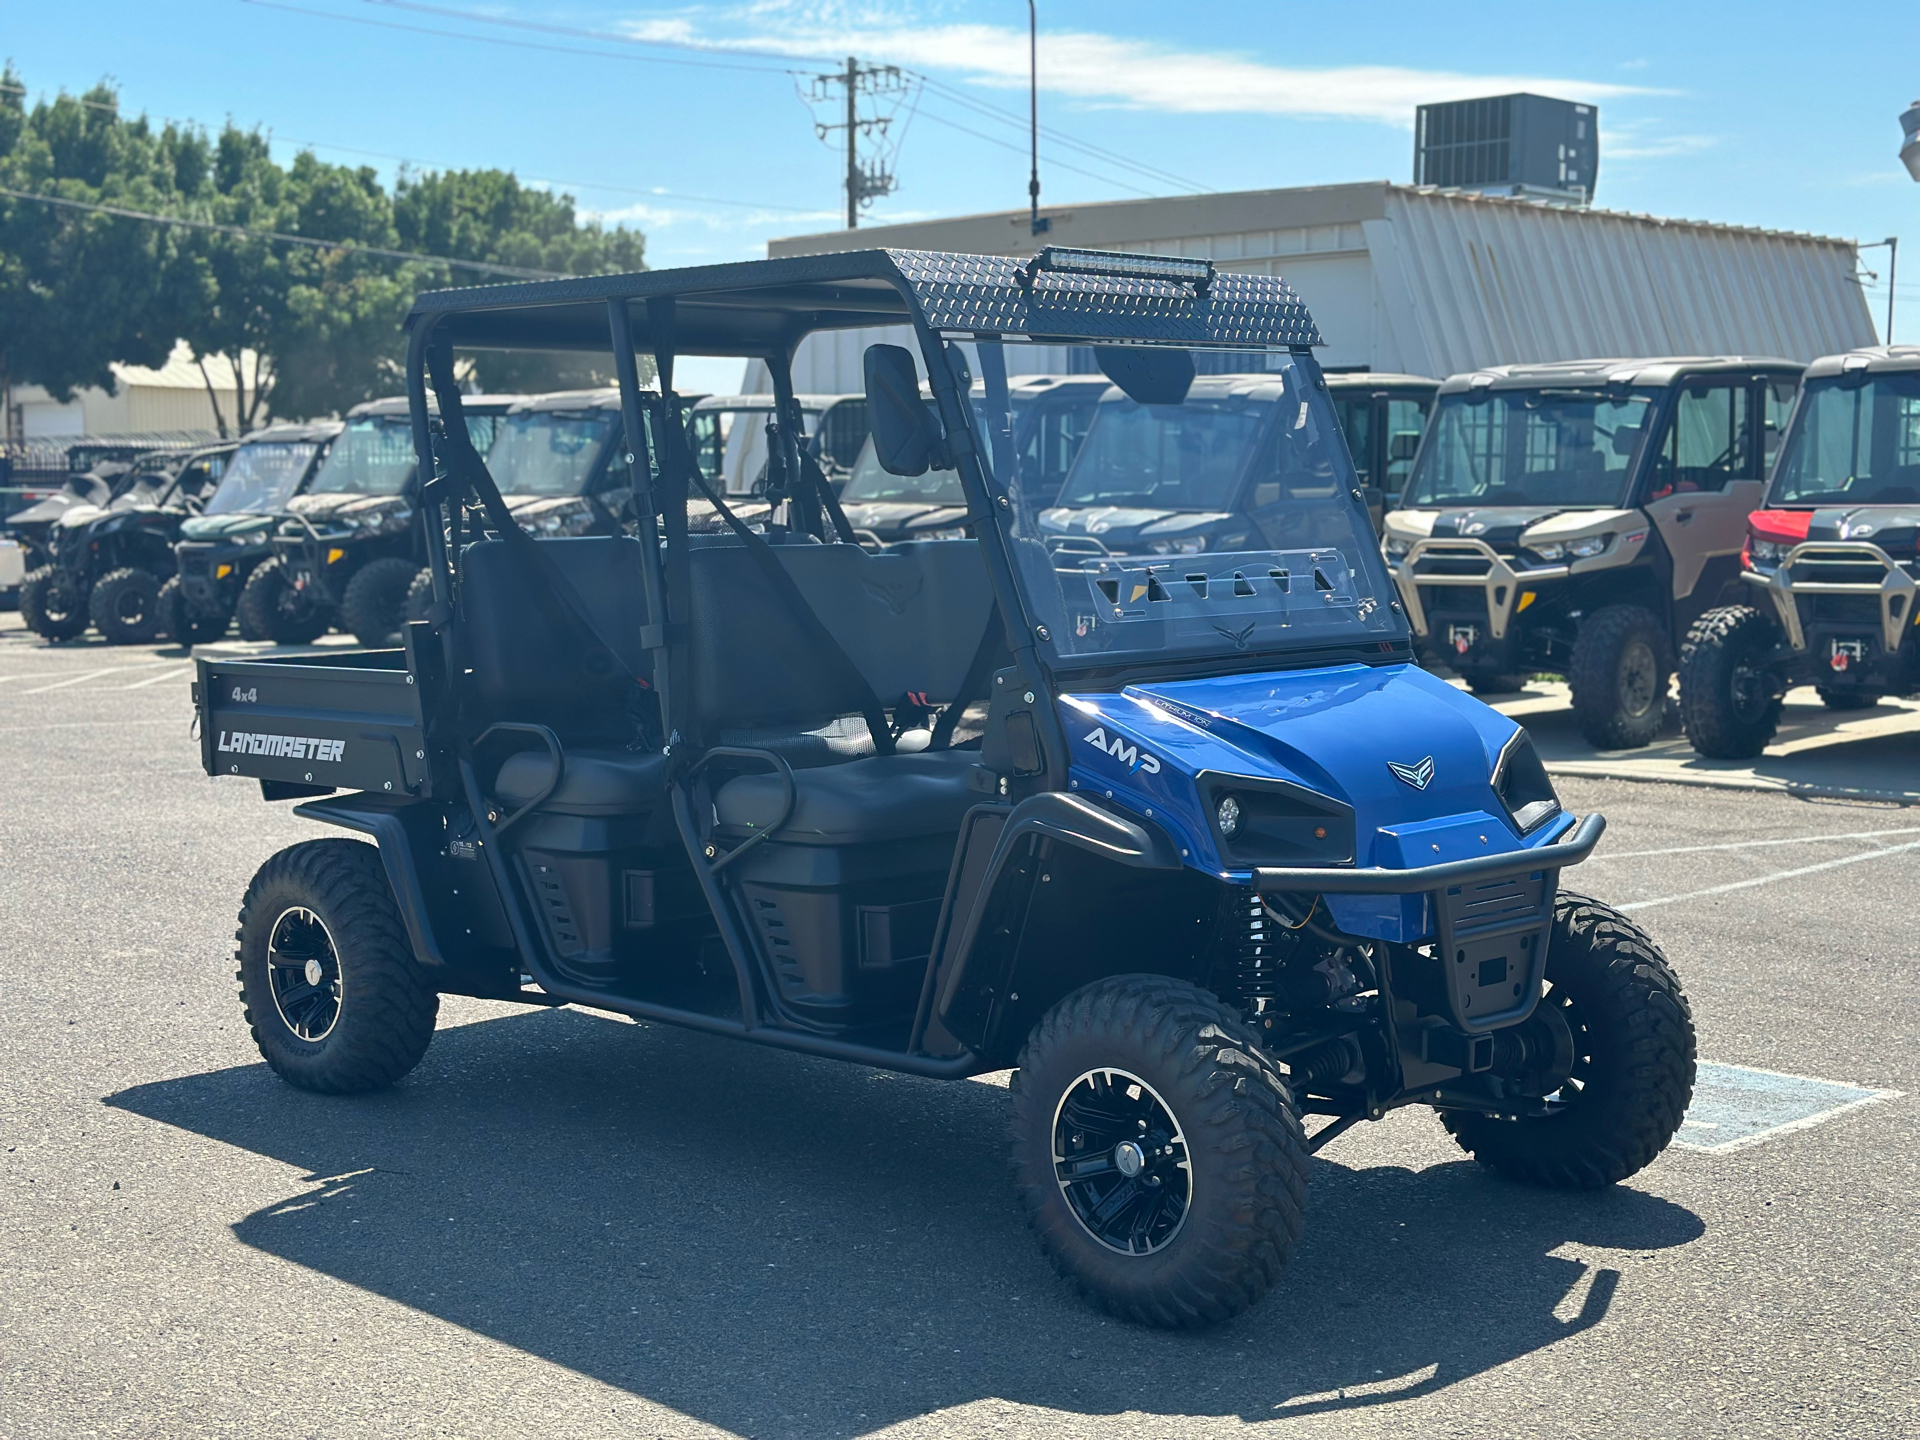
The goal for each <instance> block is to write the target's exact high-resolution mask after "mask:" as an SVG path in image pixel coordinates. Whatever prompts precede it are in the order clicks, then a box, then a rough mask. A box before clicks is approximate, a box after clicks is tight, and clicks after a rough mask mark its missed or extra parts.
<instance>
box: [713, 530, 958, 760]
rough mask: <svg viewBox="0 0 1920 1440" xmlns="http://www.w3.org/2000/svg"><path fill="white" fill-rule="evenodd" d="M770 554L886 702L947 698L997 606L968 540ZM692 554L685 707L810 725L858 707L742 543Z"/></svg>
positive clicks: (746, 721)
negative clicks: (914, 696)
mask: <svg viewBox="0 0 1920 1440" xmlns="http://www.w3.org/2000/svg"><path fill="white" fill-rule="evenodd" d="M773 553H774V554H775V555H776V556H777V557H778V558H779V560H780V562H781V563H782V564H783V565H784V566H785V567H786V570H787V573H788V574H789V575H791V576H792V577H793V581H794V584H795V585H796V586H798V587H799V590H800V593H801V594H802V595H804V596H805V597H806V598H807V602H808V604H810V605H811V606H812V607H813V611H814V613H815V614H816V615H818V616H819V617H820V621H821V623H822V624H823V625H825V627H826V628H827V630H828V632H829V633H831V634H832V635H833V636H834V637H835V638H836V639H837V640H838V641H839V642H840V644H841V646H842V647H843V648H844V649H845V650H846V652H847V654H848V655H849V656H850V657H851V658H852V660H853V662H854V664H855V665H856V666H857V667H859V669H860V671H861V673H862V674H863V675H865V677H866V679H867V683H868V684H869V685H871V686H872V687H873V692H874V694H875V695H877V696H879V697H880V700H881V702H882V703H883V704H892V703H893V701H895V700H896V699H898V698H899V697H900V696H901V695H902V694H905V693H908V692H914V693H920V692H924V693H925V694H926V696H927V698H928V699H929V700H930V701H932V702H934V703H936V704H938V703H942V702H944V701H948V700H951V699H953V698H954V697H955V695H956V694H957V692H958V691H959V689H960V685H961V682H962V681H963V680H964V679H965V677H966V673H967V667H968V665H969V663H970V662H971V661H972V659H973V653H974V650H975V649H976V648H977V647H978V646H979V643H980V636H981V633H982V631H984V630H985V628H986V624H987V616H988V615H989V614H990V613H991V610H992V604H993V595H992V590H991V589H990V587H989V586H988V583H987V572H986V566H985V565H984V563H983V562H982V560H981V558H980V548H979V546H978V545H977V544H976V543H975V542H974V541H971V540H925V541H919V542H915V543H912V544H906V545H898V546H894V547H892V548H891V549H889V550H886V551H884V552H881V553H877V554H876V553H873V552H870V551H867V550H863V549H861V548H860V547H859V546H857V545H779V546H775V547H774V552H773ZM688 560H689V570H690V572H691V576H692V587H693V595H692V600H693V605H692V627H691V628H692V637H693V709H694V713H695V715H696V716H697V717H698V719H699V721H700V722H701V724H702V725H703V726H705V727H707V728H708V729H709V730H712V729H720V728H746V727H779V726H793V727H795V728H811V727H813V726H816V725H819V724H822V723H824V722H826V721H828V720H831V719H833V718H834V717H836V716H839V715H848V714H853V713H856V712H857V711H858V710H859V709H860V701H861V697H860V696H859V695H858V694H857V693H850V687H849V686H848V685H846V684H845V683H844V682H843V681H842V680H841V678H840V673H839V670H838V667H836V666H834V665H833V664H832V663H831V661H830V660H829V659H828V657H825V656H822V655H820V654H819V653H817V648H816V646H815V644H814V642H813V640H812V639H811V638H810V637H809V636H808V634H807V631H806V630H805V628H804V627H803V626H802V625H801V624H800V623H799V622H798V621H797V620H796V619H795V618H794V617H793V615H792V614H791V613H790V610H789V607H788V605H787V603H786V602H785V601H784V600H782V599H781V598H780V597H779V596H778V595H777V594H776V592H775V591H774V589H773V587H772V586H770V585H769V584H768V583H767V578H766V576H765V575H764V574H763V573H762V572H761V569H760V567H759V565H758V564H757V563H756V562H755V560H754V558H753V556H752V555H750V554H749V553H748V552H747V549H746V547H745V546H744V545H741V544H739V543H737V542H735V543H731V544H728V543H721V544H709V545H704V546H701V547H699V548H695V549H691V550H690V551H689V552H688Z"/></svg>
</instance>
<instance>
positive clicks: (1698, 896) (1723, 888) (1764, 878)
mask: <svg viewBox="0 0 1920 1440" xmlns="http://www.w3.org/2000/svg"><path fill="white" fill-rule="evenodd" d="M1915 850H1920V840H1915V841H1913V842H1912V843H1911V844H1907V845H1888V846H1885V847H1884V848H1882V849H1879V850H1863V851H1861V852H1860V853H1859V854H1858V855H1846V856H1842V857H1841V858H1840V859H1838V860H1823V861H1821V862H1820V864H1818V865H1802V866H1801V867H1800V868H1799V869H1797V870H1776V871H1774V872H1773V873H1772V874H1771V875H1756V876H1754V877H1753V878H1752V879H1751V880H1733V881H1730V882H1728V883H1727V884H1725V885H1709V886H1708V887H1707V888H1706V889H1705V890H1689V891H1687V893H1686V894H1684V895H1662V896H1661V897H1660V898H1659V899H1657V900H1634V901H1631V902H1630V903H1628V904H1625V905H1616V906H1614V909H1616V910H1620V911H1622V912H1625V913H1629V914H1630V913H1632V912H1633V911H1635V910H1651V909H1652V908H1653V907H1654V906H1656V905H1677V904H1679V903H1680V901H1682V900H1704V899H1706V898H1707V897H1708V896H1709V895H1725V894H1726V893H1727V892H1728V891H1729V890H1751V889H1752V888H1753V887H1754V886H1756V885H1770V884H1772V883H1773V882H1774V881H1775V880H1792V879H1794V878H1796V877H1797V876H1801V875H1817V874H1819V873H1820V871H1822V870H1838V869H1839V868H1840V867H1841V866H1842V865H1858V864H1859V863H1860V862H1861V861H1862V860H1884V859H1885V858H1886V857H1887V856H1889V855H1906V854H1909V853H1911V852H1912V851H1915Z"/></svg>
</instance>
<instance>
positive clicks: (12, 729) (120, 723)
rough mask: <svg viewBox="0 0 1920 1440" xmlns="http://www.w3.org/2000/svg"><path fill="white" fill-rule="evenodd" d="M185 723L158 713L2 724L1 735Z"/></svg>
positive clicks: (177, 717)
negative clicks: (145, 717) (130, 717)
mask: <svg viewBox="0 0 1920 1440" xmlns="http://www.w3.org/2000/svg"><path fill="white" fill-rule="evenodd" d="M184 724H185V722H184V721H183V720H182V719H181V718H180V717H179V716H178V715H156V716H154V717H153V718H152V719H150V720H58V721H55V722H53V723H52V724H48V725H0V735H38V734H39V733H40V732H41V731H42V730H106V729H113V730H121V729H125V728H126V727H127V726H129V725H184ZM194 743H195V744H198V743H199V742H198V741H195V742H194Z"/></svg>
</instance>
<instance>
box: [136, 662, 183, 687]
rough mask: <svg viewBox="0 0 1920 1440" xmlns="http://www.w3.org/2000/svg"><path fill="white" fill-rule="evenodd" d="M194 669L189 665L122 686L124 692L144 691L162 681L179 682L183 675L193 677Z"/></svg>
mask: <svg viewBox="0 0 1920 1440" xmlns="http://www.w3.org/2000/svg"><path fill="white" fill-rule="evenodd" d="M192 673H193V667H192V666H191V665H187V666H184V667H182V668H181V669H179V670H168V671H165V672H164V673H162V674H159V675H149V676H148V677H147V678H146V679H145V680H136V681H134V682H133V684H131V685H122V686H121V687H120V688H121V689H122V690H144V689H146V688H147V686H149V685H158V684H159V683H160V682H161V681H162V680H178V679H179V678H180V677H181V676H182V675H191V674H192Z"/></svg>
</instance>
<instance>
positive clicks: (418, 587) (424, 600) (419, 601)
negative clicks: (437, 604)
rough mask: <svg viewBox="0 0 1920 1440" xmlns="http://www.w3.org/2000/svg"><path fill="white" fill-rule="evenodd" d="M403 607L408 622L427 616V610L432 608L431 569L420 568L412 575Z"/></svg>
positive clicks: (423, 618)
mask: <svg viewBox="0 0 1920 1440" xmlns="http://www.w3.org/2000/svg"><path fill="white" fill-rule="evenodd" d="M405 609H406V617H407V620H408V621H409V623H411V622H412V621H415V620H425V619H426V618H427V612H428V611H430V610H431V609H433V571H431V570H422V571H421V572H420V573H419V574H418V575H416V576H414V577H413V583H412V584H411V585H409V586H407V603H406V607H405Z"/></svg>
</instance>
